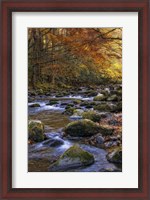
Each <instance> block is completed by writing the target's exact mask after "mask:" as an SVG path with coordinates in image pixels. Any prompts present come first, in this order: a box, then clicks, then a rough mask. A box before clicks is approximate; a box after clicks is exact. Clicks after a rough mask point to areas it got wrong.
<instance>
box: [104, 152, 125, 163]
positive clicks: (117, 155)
mask: <svg viewBox="0 0 150 200" xmlns="http://www.w3.org/2000/svg"><path fill="white" fill-rule="evenodd" d="M106 157H107V160H108V161H110V162H113V163H122V150H117V149H116V150H114V151H112V152H111V153H108V154H107V156H106Z"/></svg>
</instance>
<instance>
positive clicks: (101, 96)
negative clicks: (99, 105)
mask: <svg viewBox="0 0 150 200" xmlns="http://www.w3.org/2000/svg"><path fill="white" fill-rule="evenodd" d="M93 100H94V101H105V100H106V97H105V96H104V95H103V94H102V95H99V96H96V97H94V99H93Z"/></svg>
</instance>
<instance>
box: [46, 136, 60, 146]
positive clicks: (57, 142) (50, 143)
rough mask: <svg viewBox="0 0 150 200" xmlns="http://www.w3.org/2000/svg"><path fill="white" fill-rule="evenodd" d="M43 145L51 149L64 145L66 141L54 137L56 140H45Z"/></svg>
mask: <svg viewBox="0 0 150 200" xmlns="http://www.w3.org/2000/svg"><path fill="white" fill-rule="evenodd" d="M42 144H43V145H46V146H49V147H56V146H60V145H62V144H64V141H63V139H61V138H57V137H54V138H49V139H48V140H45V141H44V142H42Z"/></svg>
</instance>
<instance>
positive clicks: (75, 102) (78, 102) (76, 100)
mask: <svg viewBox="0 0 150 200" xmlns="http://www.w3.org/2000/svg"><path fill="white" fill-rule="evenodd" d="M81 102H82V101H81V100H79V99H75V100H74V101H73V103H74V104H80V103H81Z"/></svg>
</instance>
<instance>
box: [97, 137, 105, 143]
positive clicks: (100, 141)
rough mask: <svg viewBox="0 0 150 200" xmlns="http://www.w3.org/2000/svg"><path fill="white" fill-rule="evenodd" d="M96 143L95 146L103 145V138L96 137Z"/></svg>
mask: <svg viewBox="0 0 150 200" xmlns="http://www.w3.org/2000/svg"><path fill="white" fill-rule="evenodd" d="M96 142H97V144H103V143H104V138H103V137H102V136H101V135H98V136H97V137H96Z"/></svg>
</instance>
